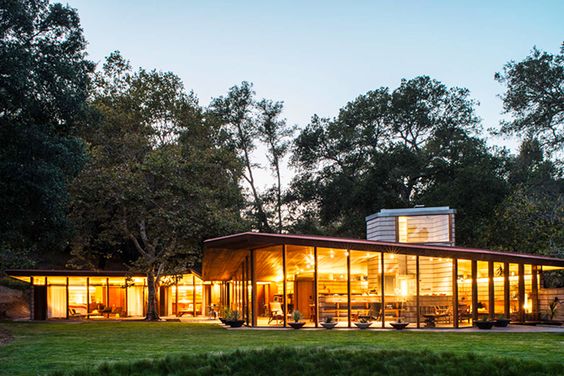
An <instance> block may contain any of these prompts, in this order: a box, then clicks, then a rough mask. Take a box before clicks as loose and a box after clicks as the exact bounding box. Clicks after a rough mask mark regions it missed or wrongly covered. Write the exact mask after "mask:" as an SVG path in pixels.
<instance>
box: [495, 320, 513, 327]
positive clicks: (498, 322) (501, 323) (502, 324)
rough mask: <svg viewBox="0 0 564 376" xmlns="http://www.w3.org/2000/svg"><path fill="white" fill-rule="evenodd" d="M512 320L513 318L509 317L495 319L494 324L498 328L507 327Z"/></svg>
mask: <svg viewBox="0 0 564 376" xmlns="http://www.w3.org/2000/svg"><path fill="white" fill-rule="evenodd" d="M510 322H511V320H509V319H497V320H495V322H494V325H495V326H497V327H498V328H505V327H506V326H507V325H509V323H510Z"/></svg>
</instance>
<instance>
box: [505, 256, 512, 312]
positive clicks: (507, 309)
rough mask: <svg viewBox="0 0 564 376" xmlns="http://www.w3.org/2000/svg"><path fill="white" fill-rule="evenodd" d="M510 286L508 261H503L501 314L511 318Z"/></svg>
mask: <svg viewBox="0 0 564 376" xmlns="http://www.w3.org/2000/svg"><path fill="white" fill-rule="evenodd" d="M510 299H511V286H510V285H509V263H508V262H505V263H503V314H504V316H505V318H507V319H509V318H511V304H510V303H511V302H510Z"/></svg>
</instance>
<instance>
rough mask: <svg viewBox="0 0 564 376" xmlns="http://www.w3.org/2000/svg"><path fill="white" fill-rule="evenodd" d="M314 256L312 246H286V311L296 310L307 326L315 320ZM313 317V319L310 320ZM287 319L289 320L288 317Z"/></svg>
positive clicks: (290, 313)
mask: <svg viewBox="0 0 564 376" xmlns="http://www.w3.org/2000/svg"><path fill="white" fill-rule="evenodd" d="M314 270H315V258H314V254H313V247H300V246H292V245H289V246H287V247H286V296H287V302H288V313H289V315H292V313H293V312H294V311H295V310H298V311H299V312H300V313H301V315H302V317H303V320H304V321H306V323H307V324H308V326H313V325H314V322H315V320H314V319H315V300H314V299H315V296H314V292H315V289H314ZM312 319H313V320H312ZM288 320H291V318H290V317H289V318H288Z"/></svg>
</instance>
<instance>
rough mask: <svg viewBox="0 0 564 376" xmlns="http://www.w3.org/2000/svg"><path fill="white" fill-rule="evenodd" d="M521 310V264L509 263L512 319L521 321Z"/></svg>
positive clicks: (510, 311)
mask: <svg viewBox="0 0 564 376" xmlns="http://www.w3.org/2000/svg"><path fill="white" fill-rule="evenodd" d="M519 312H520V310H519V265H517V264H509V313H510V319H511V320H513V321H520V318H519Z"/></svg>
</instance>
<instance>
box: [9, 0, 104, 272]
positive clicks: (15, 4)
mask: <svg viewBox="0 0 564 376" xmlns="http://www.w3.org/2000/svg"><path fill="white" fill-rule="evenodd" d="M0 17H1V18H0V19H1V22H0V207H1V208H2V216H1V218H0V255H1V256H0V269H1V268H2V267H8V266H16V265H17V266H20V265H29V264H30V263H33V262H35V261H37V260H38V259H39V258H40V256H41V254H44V253H45V252H47V251H48V250H51V251H53V252H52V255H57V254H59V253H60V252H61V249H62V248H64V246H65V244H66V242H67V241H68V236H69V223H68V220H67V204H68V201H69V195H68V189H67V188H68V184H69V182H70V181H72V179H73V177H74V176H76V174H77V173H78V172H79V171H80V169H81V167H82V166H83V164H84V161H85V154H84V148H83V143H82V141H81V139H80V138H78V137H77V131H78V130H79V129H80V128H81V127H83V126H84V125H85V123H86V120H87V118H88V111H87V106H86V98H87V95H88V90H89V85H88V83H89V74H90V72H91V71H92V69H93V64H92V63H91V62H89V61H88V60H86V58H85V56H86V53H85V47H86V41H85V39H84V37H83V34H82V29H81V27H80V22H79V18H78V15H77V13H76V11H75V10H74V9H72V8H70V7H68V6H64V5H61V4H49V2H48V1H47V0H21V1H3V2H2V3H1V5H0Z"/></svg>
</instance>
